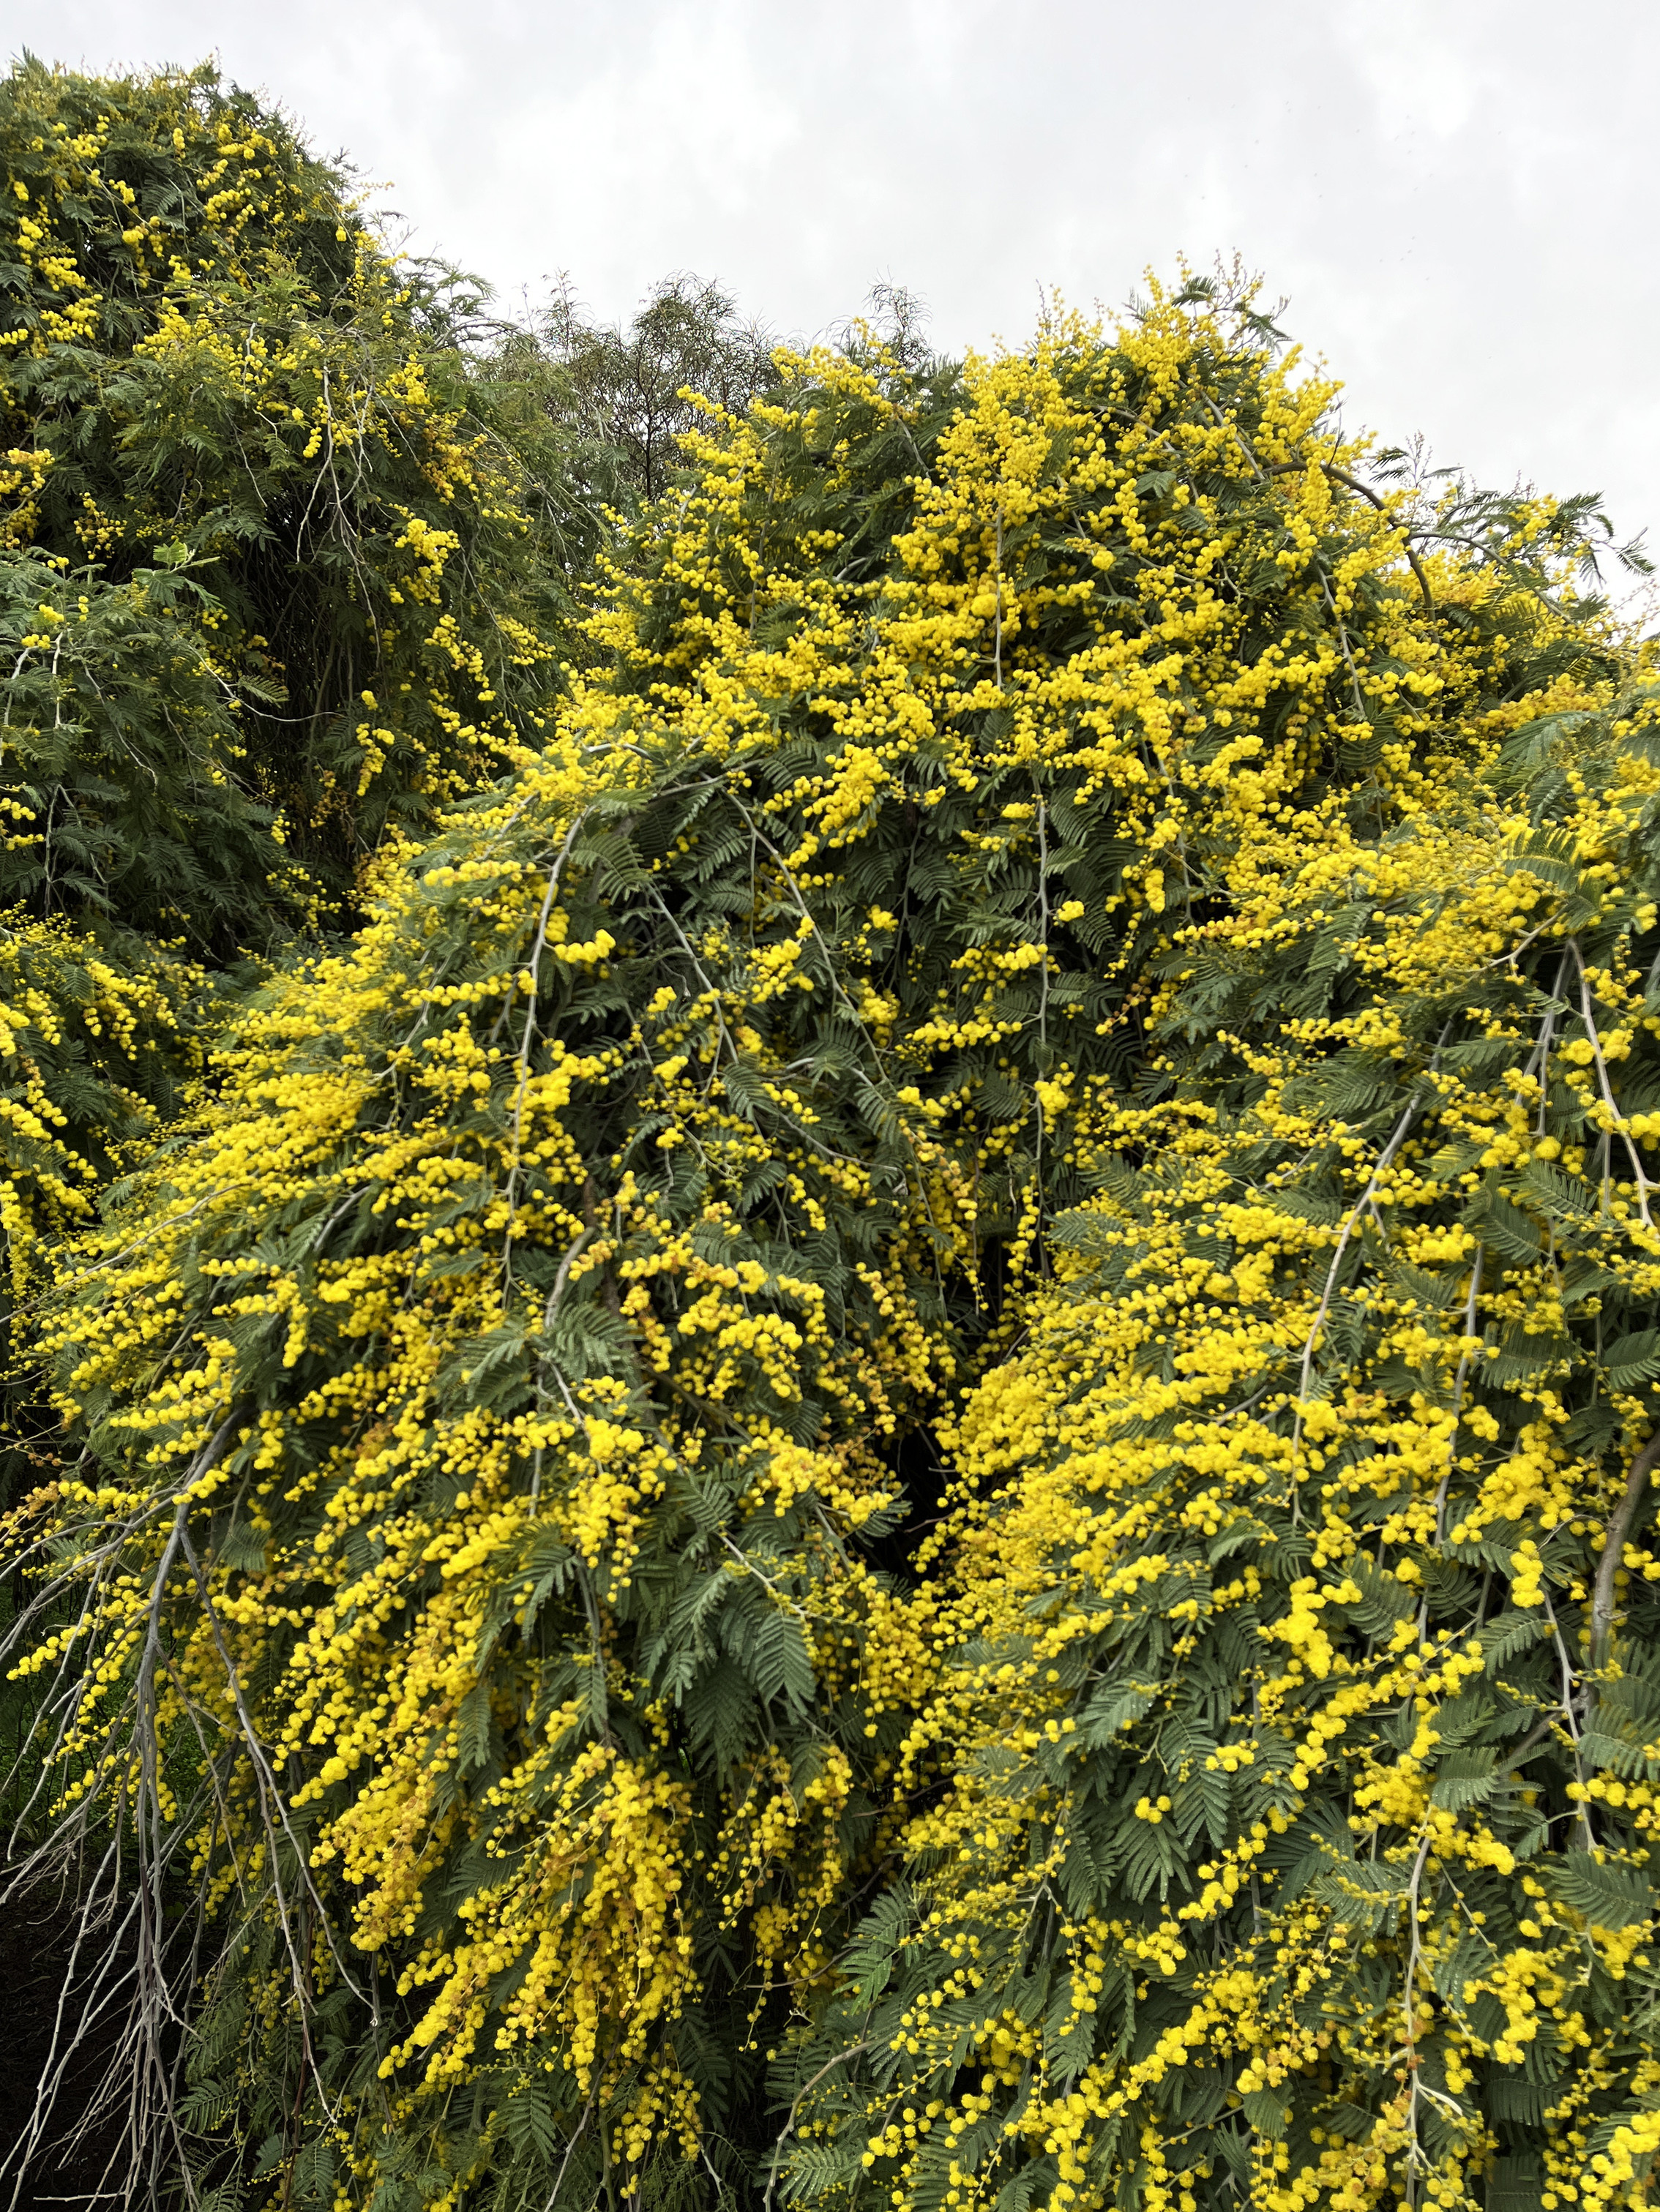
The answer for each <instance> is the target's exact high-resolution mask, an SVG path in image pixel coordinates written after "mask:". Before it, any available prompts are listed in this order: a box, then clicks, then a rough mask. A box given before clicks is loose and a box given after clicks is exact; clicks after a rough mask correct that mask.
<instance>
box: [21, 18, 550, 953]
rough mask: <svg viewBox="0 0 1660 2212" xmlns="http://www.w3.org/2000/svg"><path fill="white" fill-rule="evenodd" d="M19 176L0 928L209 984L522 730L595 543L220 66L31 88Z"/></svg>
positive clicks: (492, 770) (316, 913)
mask: <svg viewBox="0 0 1660 2212" xmlns="http://www.w3.org/2000/svg"><path fill="white" fill-rule="evenodd" d="M0 167H3V172H4V178H5V184H4V197H3V199H0V258H3V259H4V260H5V262H6V264H8V269H9V274H8V278H7V288H6V293H5V298H4V303H3V306H0V644H3V647H4V650H5V653H6V656H7V665H8V668H9V677H10V680H9V689H8V702H7V708H6V717H5V729H4V734H5V748H4V758H3V768H0V803H3V806H4V811H5V814H6V817H7V826H8V829H9V833H10V834H9V836H8V838H7V841H6V848H5V851H4V853H3V854H0V900H3V901H5V902H8V903H9V902H13V901H15V900H19V899H23V900H27V902H28V903H29V904H30V905H31V907H32V908H34V910H36V911H37V912H40V913H42V914H45V915H52V914H59V913H69V914H71V915H92V916H94V917H96V916H98V915H107V914H114V915H118V916H119V918H120V919H121V920H123V921H126V922H127V923H129V924H131V925H132V926H134V927H139V928H143V929H146V930H149V931H152V932H155V933H160V934H161V935H162V936H164V937H167V938H183V939H188V940H189V941H190V943H191V944H192V946H194V947H195V948H197V949H198V950H199V951H204V952H205V953H207V954H208V955H210V957H214V958H216V959H221V960H223V959H226V958H228V957H232V956H234V953H235V952H236V951H237V950H238V949H239V948H240V947H246V946H249V945H252V946H260V945H265V944H266V943H268V942H269V941H270V940H271V938H272V936H273V933H281V932H282V931H283V930H284V929H288V930H292V929H293V928H294V927H295V926H296V925H299V924H301V923H304V922H305V921H307V920H316V919H319V918H327V917H329V916H330V915H337V914H339V913H340V912H342V911H346V912H350V909H351V902H352V900H353V898H354V896H356V890H357V889H358V886H359V880H360V878H361V875H362V870H363V867H364V866H365V864H366V861H367V860H368V856H369V855H371V854H373V853H374V850H375V849H376V848H377V847H378V846H379V845H380V843H381V842H382V841H383V839H385V838H386V836H388V834H390V835H391V836H392V838H393V840H394V842H395V841H396V839H397V838H398V836H410V835H412V834H415V833H417V832H420V831H422V830H423V829H426V828H428V827H429V826H430V823H431V822H432V820H433V818H434V817H435V811H437V809H439V808H440V807H441V806H442V805H444V804H445V803H447V801H449V800H452V799H454V798H456V797H457V796H458V795H459V793H462V792H463V791H465V790H467V789H470V788H471V787H473V786H474V785H475V784H476V783H477V781H479V780H480V779H481V777H483V776H485V775H493V774H496V773H499V772H500V770H501V769H502V767H503V766H504V764H505V763H506V761H507V759H508V757H509V756H510V754H511V753H512V751H513V750H514V746H515V745H517V744H520V743H521V742H522V741H523V739H524V738H525V737H526V735H530V736H534V735H535V734H536V732H537V730H538V727H539V717H540V715H541V713H542V710H543V708H544V706H545V704H546V702H547V699H548V696H549V695H550V690H551V688H552V679H553V666H552V663H553V659H554V653H555V646H556V640H557V637H558V635H559V623H560V619H561V614H562V599H563V590H564V586H563V568H562V563H563V560H564V550H565V538H566V534H567V533H566V526H567V525H569V527H570V528H572V529H575V530H576V531H577V532H578V535H579V536H581V534H582V532H585V531H586V532H587V535H588V536H590V537H591V535H592V532H591V530H588V526H587V524H586V523H585V522H583V521H582V519H581V517H580V516H579V515H578V514H576V513H575V512H574V511H572V510H571V508H570V502H569V499H568V497H567V496H566V495H565V494H564V493H563V492H562V489H561V488H560V485H559V483H558V482H557V480H556V477H555V478H552V479H550V480H549V481H547V482H543V483H538V482H536V481H534V480H533V479H532V477H531V476H530V474H529V472H528V471H527V467H526V459H525V456H524V454H523V453H521V452H520V450H519V449H518V445H517V444H515V442H514V441H513V440H510V439H509V438H508V437H507V436H505V435H503V433H502V430H501V428H499V427H498V426H497V425H496V423H495V422H494V420H493V416H492V404H491V395H490V392H489V390H488V389H487V388H486V386H485V385H484V384H483V382H481V381H480V380H477V379H475V378H473V377H471V375H470V374H469V373H468V370H467V367H466V363H465V359H464V356H463V355H462V353H461V352H460V350H459V349H458V346H457V344H456V343H455V342H454V329H453V325H454V315H453V313H452V312H451V311H452V309H453V307H455V306H456V302H455V301H454V300H453V298H448V299H447V297H446V295H444V294H443V292H442V291H441V289H435V284H434V283H433V281H431V279H430V278H429V276H423V274H422V273H421V272H419V271H415V272H410V270H403V269H399V268H398V266H396V265H395V264H393V263H392V261H391V260H390V259H389V258H388V257H387V255H386V252H384V251H383V250H382V249H381V248H380V246H379V245H378V244H377V242H376V240H375V238H374V234H373V233H372V232H371V230H370V229H369V228H368V226H367V224H366V223H365V222H364V220H363V217H362V215H361V213H360V212H359V211H358V210H357V209H356V207H355V206H354V204H352V201H351V199H350V197H349V194H348V192H347V189H346V184H345V180H344V178H343V177H342V176H341V175H340V173H338V172H337V171H335V170H333V169H331V168H329V167H326V166H325V165H324V164H323V163H321V162H319V161H317V160H316V159H315V158H313V156H312V155H309V154H308V153H307V151H306V150H305V149H304V147H303V146H302V145H301V143H299V142H298V141H297V140H296V138H295V135H294V133H293V131H291V130H290V128H289V126H288V125H286V124H285V123H283V121H282V120H280V119H279V118H277V117H274V116H273V115H271V113H269V112H265V111H264V110H262V109H261V108H260V107H259V106H258V105H257V104H256V103H255V102H254V101H253V100H251V99H249V98H248V97H247V96H246V94H241V93H240V92H237V91H235V90H234V88H227V87H224V86H222V84H221V83H220V82H219V80H218V77H217V76H216V72H215V71H214V70H211V69H201V70H193V71H190V72H185V73H172V74H162V75H159V76H150V77H145V78H137V79H128V80H114V81H105V80H99V79H93V78H88V77H83V76H75V75H72V74H70V73H68V72H64V71H54V70H48V69H46V67H44V66H43V65H42V64H40V63H38V62H34V61H30V60H25V61H24V62H22V63H21V64H18V65H17V66H16V67H15V69H13V70H12V71H11V72H10V74H9V76H7V77H6V78H5V79H4V80H3V82H0ZM520 443H522V441H520ZM542 445H543V446H544V447H546V448H547V451H548V452H549V453H551V446H550V442H549V441H547V440H546V439H544V440H543V441H542ZM584 542H586V540H584ZM342 902H345V903H344V908H343V904H342Z"/></svg>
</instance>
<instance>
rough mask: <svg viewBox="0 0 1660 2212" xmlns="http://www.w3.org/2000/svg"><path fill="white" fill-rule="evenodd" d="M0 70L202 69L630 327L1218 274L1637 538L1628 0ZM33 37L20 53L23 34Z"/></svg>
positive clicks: (1646, 380)
mask: <svg viewBox="0 0 1660 2212" xmlns="http://www.w3.org/2000/svg"><path fill="white" fill-rule="evenodd" d="M0 29H3V32H4V34H5V41H6V44H7V46H9V48H10V49H11V51H13V52H16V51H18V50H20V49H21V47H22V46H24V45H26V44H27V45H29V46H33V47H34V49H35V50H36V51H37V52H42V53H43V54H45V55H46V58H52V59H58V60H63V61H65V62H70V63H74V64H83V65H86V66H89V67H93V68H98V69H102V68H106V67H107V66H108V65H109V64H112V63H118V62H119V63H135V62H136V63H144V64H152V63H159V62H162V61H179V62H187V61H192V60H196V59H198V58H201V57H202V56H204V55H205V54H208V53H210V52H215V51H216V52H217V53H218V54H219V56H220V58H221V61H222V66H223V67H224V69H225V70H226V71H227V72H228V74H229V75H230V76H234V77H235V78H237V79H238V80H240V82H244V83H246V84H250V85H256V86H259V87H262V88H265V91H266V92H267V93H269V94H271V96H272V97H273V98H274V99H276V100H278V101H280V102H281V103H282V104H283V106H285V107H286V108H287V109H288V110H289V112H291V113H292V114H294V115H295V116H297V117H298V118H301V120H302V121H303V123H304V124H305V125H306V126H307V129H308V131H310V133H311V136H312V137H313V142H314V143H316V145H317V146H318V147H319V149H320V150H322V151H324V152H326V153H332V152H336V151H338V150H344V151H346V152H348V153H349V154H350V155H351V156H352V158H353V159H354V161H356V163H357V164H358V165H359V166H360V167H361V168H362V170H363V171H364V172H365V173H366V174H367V175H368V176H369V177H371V178H374V179H379V180H382V181H384V182H385V183H386V185H388V186H389V188H390V189H389V191H387V193H386V204H387V205H388V206H391V207H393V208H395V209H397V210H398V211H399V212H400V214H401V215H402V216H403V217H404V219H405V221H406V222H407V224H408V225H409V227H410V230H411V231H412V234H413V236H414V239H415V241H416V243H417V246H420V247H421V248H423V249H425V250H429V251H436V252H443V253H444V254H446V255H447V256H448V257H450V258H453V259H455V260H457V261H459V262H460V263H462V264H464V265H465V266H467V267H469V268H471V269H474V270H477V271H478V272H479V273H481V274H482V275H483V276H486V277H487V278H488V279H489V281H490V282H491V283H492V284H493V285H495V287H496V289H497V292H498V294H499V295H500V296H501V297H502V299H503V301H508V302H512V301H516V300H517V299H518V298H519V296H520V295H521V293H523V292H525V291H526V290H527V291H528V294H529V295H530V297H531V300H532V302H534V301H535V299H536V298H537V297H538V295H539V294H541V293H543V292H544V291H545V289H546V285H547V281H548V279H549V277H550V276H551V275H552V274H553V272H555V271H556V270H568V271H569V275H570V277H571V279H572V281H573V283H574V285H575V289H576V290H577V292H578V294H579V295H580V296H581V298H582V299H583V300H584V301H586V302H587V304H588V306H589V307H591V308H593V309H594V310H597V311H599V313H602V314H604V315H605V316H607V317H611V316H622V315H626V313H628V311H629V309H630V307H632V306H633V305H634V304H635V302H636V301H638V299H639V298H640V296H641V295H642V293H643V292H644V291H645V290H646V289H647V288H648V285H649V284H650V283H651V282H652V280H653V279H654V277H657V276H660V275H662V274H664V273H665V272H666V271H668V270H674V269H690V270H696V271H697V272H698V273H699V274H700V275H702V276H715V277H719V278H721V280H723V281H724V282H725V283H727V285H728V286H729V287H730V288H731V289H733V290H734V291H735V292H736V293H737V294H738V295H739V300H740V301H741V303H742V304H743V306H744V307H746V308H748V309H751V310H752V311H753V312H755V313H757V314H759V315H761V316H763V318H765V319H768V320H769V321H770V322H772V323H774V324H775V325H777V326H778V327H779V328H780V329H781V331H819V330H823V329H824V328H825V327H826V326H828V325H832V324H834V323H836V322H837V321H838V320H840V319H842V318H843V317H845V316H846V315H847V314H848V313H850V312H852V311H854V310H855V309H856V308H857V307H858V306H859V304H860V301H861V300H862V299H863V297H864V296H865V295H866V293H867V291H868V289H869V288H870V286H871V284H872V283H873V281H874V280H875V279H877V278H886V279H889V280H891V281H892V282H895V283H902V284H904V285H907V286H909V287H910V288H912V289H914V290H915V291H916V292H918V293H920V294H921V295H922V296H923V297H924V298H925V300H926V301H927V303H928V306H929V307H930V308H931V310H932V315H933V325H932V328H933V337H934V338H935V340H936V342H937V343H941V344H943V345H948V346H951V347H952V348H957V347H960V346H963V345H965V344H970V343H979V344H985V343H988V342H989V341H990V340H991V339H992V337H994V335H1000V336H1002V337H1006V338H1007V339H1009V340H1011V341H1015V342H1018V340H1019V339H1020V338H1022V337H1024V336H1025V334H1026V333H1027V331H1029V330H1030V329H1031V325H1032V322H1033V320H1034V318H1035V314H1036V309H1037V290H1038V287H1039V286H1040V285H1043V286H1054V287H1058V288H1059V289H1060V290H1061V293H1062V294H1064V295H1066V296H1067V298H1068V299H1069V300H1070V301H1073V302H1075V303H1076V304H1078V305H1080V306H1088V305H1090V304H1091V303H1092V302H1094V301H1102V302H1104V304H1105V306H1106V307H1109V308H1114V307H1117V306H1119V305H1120V304H1122V302H1123V301H1125V300H1127V299H1128V296H1129V295H1130V294H1131V293H1132V292H1133V291H1134V289H1136V288H1137V287H1138V285H1139V283H1140V276H1141V271H1142V270H1143V269H1144V268H1146V266H1148V265H1149V264H1151V265H1152V267H1153V268H1154V269H1156V270H1159V271H1161V272H1165V273H1168V272H1171V271H1172V270H1174V268H1175V266H1176V264H1177V258H1178V256H1180V255H1182V254H1183V253H1185V254H1186V255H1187V256H1188V257H1189V258H1190V259H1191V260H1194V261H1196V262H1198V263H1200V264H1209V263H1210V262H1211V261H1212V259H1213V257H1214V256H1215V255H1216V254H1218V253H1221V254H1223V255H1225V256H1228V257H1231V256H1232V255H1233V254H1234V253H1235V252H1237V253H1239V254H1240V255H1242V256H1243V258H1244V259H1245V261H1246V262H1247V263H1248V264H1250V266H1251V267H1252V268H1254V269H1256V270H1260V271H1262V274H1263V276H1265V277H1266V278H1267V280H1268V287H1269V289H1270V292H1271V294H1272V295H1274V296H1275V297H1277V296H1279V295H1287V296H1288V299H1289V305H1288V307H1287V310H1286V320H1287V322H1288V325H1289V327H1290V328H1291V329H1292V331H1293V332H1294V333H1295V334H1296V335H1297V336H1298V337H1300V338H1301V339H1303V340H1304V342H1305V343H1306V344H1307V345H1308V346H1309V348H1310V349H1311V350H1313V351H1315V352H1316V353H1319V354H1321V355H1323V356H1324V357H1325V358H1326V360H1327V361H1328V362H1329V365H1330V367H1331V368H1333V369H1334V370H1335V373H1337V374H1340V375H1341V376H1342V377H1343V378H1344V379H1345V380H1346V383H1347V418H1348V422H1349V423H1350V426H1351V427H1352V428H1353V427H1354V426H1356V425H1358V424H1362V423H1364V424H1365V426H1366V427H1368V428H1373V429H1376V430H1377V431H1378V432H1380V433H1381V434H1382V435H1383V436H1384V437H1385V438H1387V439H1388V440H1389V441H1391V442H1396V443H1399V442H1404V441H1406V440H1407V439H1408V438H1410V437H1411V436H1412V435H1414V434H1418V433H1421V434H1422V435H1424V436H1426V438H1427V439H1428V441H1430V444H1431V446H1432V448H1433V450H1434V453H1435V456H1436V458H1437V459H1438V460H1440V461H1444V462H1449V463H1452V462H1456V463H1457V464H1459V465H1462V466H1463V467H1465V468H1466V469H1468V471H1470V472H1472V473H1473V474H1474V475H1475V476H1477V477H1480V478H1481V479H1482V480H1483V481H1486V482H1488V483H1511V481H1513V480H1514V479H1515V478H1516V477H1518V476H1520V477H1523V478H1526V479H1528V480H1529V481H1532V482H1534V483H1538V484H1539V485H1540V486H1541V487H1542V488H1545V489H1553V490H1558V491H1570V490H1581V489H1584V490H1595V491H1601V492H1602V493H1604V494H1605V495H1606V497H1607V500H1608V503H1609V507H1610V511H1611V513H1612V516H1613V520H1614V522H1615V524H1616V526H1618V527H1619V528H1620V531H1621V532H1623V533H1631V532H1636V531H1638V530H1640V529H1644V528H1647V527H1649V526H1651V525H1654V526H1656V527H1655V529H1654V532H1653V534H1654V536H1655V538H1656V539H1657V541H1660V408H1657V405H1656V396H1657V366H1656V356H1657V345H1660V250H1657V233H1660V225H1657V215H1660V206H1657V202H1660V190H1657V178H1660V134H1657V128H1656V121H1655V116H1656V95H1657V91H1660V7H1657V5H1656V4H1655V0H1577V4H1576V5H1574V6H1572V7H1568V6H1565V5H1563V4H1562V0H1165V4H1164V5H1163V6H1160V5H1158V4H1157V0H1133V4H1130V0H1025V4H1021V0H996V4H988V0H832V4H820V0H695V4H693V0H587V4H583V5H575V4H571V0H541V4H532V0H447V4H438V0H265V4H258V5H255V4H251V0H217V4H207V0H119V4H117V0H56V4H55V5H54V6H53V7H52V8H51V9H46V10H44V11H43V10H42V9H41V8H40V5H39V0H27V5H23V4H21V0H0ZM48 38H50V40H51V45H50V46H49V47H47V46H44V45H43V43H42V42H43V41H44V40H46V39H48Z"/></svg>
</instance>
